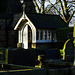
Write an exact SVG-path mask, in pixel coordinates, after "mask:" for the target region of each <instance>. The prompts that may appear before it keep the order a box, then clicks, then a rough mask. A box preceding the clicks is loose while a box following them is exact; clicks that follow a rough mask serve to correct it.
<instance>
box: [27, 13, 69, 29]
mask: <svg viewBox="0 0 75 75" xmlns="http://www.w3.org/2000/svg"><path fill="white" fill-rule="evenodd" d="M27 16H28V18H29V19H30V20H31V22H32V23H33V24H34V25H35V27H36V28H64V27H67V26H68V25H67V24H66V23H65V22H64V21H63V19H62V18H61V17H60V16H59V15H50V14H27Z"/></svg>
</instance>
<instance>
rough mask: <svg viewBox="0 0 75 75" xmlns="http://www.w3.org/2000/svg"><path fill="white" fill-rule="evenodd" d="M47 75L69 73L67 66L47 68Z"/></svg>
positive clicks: (66, 74) (64, 74) (65, 74)
mask: <svg viewBox="0 0 75 75" xmlns="http://www.w3.org/2000/svg"><path fill="white" fill-rule="evenodd" d="M48 75H69V68H59V69H49V70H48Z"/></svg>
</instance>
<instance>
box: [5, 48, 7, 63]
mask: <svg viewBox="0 0 75 75" xmlns="http://www.w3.org/2000/svg"><path fill="white" fill-rule="evenodd" d="M5 63H6V64H8V49H6V51H5Z"/></svg>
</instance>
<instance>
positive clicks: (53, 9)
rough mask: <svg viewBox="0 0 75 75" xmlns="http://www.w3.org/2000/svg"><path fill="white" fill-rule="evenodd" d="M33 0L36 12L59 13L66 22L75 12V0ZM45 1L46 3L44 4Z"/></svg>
mask: <svg viewBox="0 0 75 75" xmlns="http://www.w3.org/2000/svg"><path fill="white" fill-rule="evenodd" d="M51 1H52V0H33V2H34V5H35V7H36V11H37V13H43V14H59V15H60V16H61V17H62V18H63V20H64V21H65V22H66V23H68V22H69V21H70V20H71V18H72V16H73V14H74V13H75V0H55V3H52V2H51ZM46 2H47V3H48V5H46Z"/></svg>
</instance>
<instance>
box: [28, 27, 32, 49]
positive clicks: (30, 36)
mask: <svg viewBox="0 0 75 75" xmlns="http://www.w3.org/2000/svg"><path fill="white" fill-rule="evenodd" d="M31 45H32V30H31V28H30V26H28V48H31V47H32V46H31Z"/></svg>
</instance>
